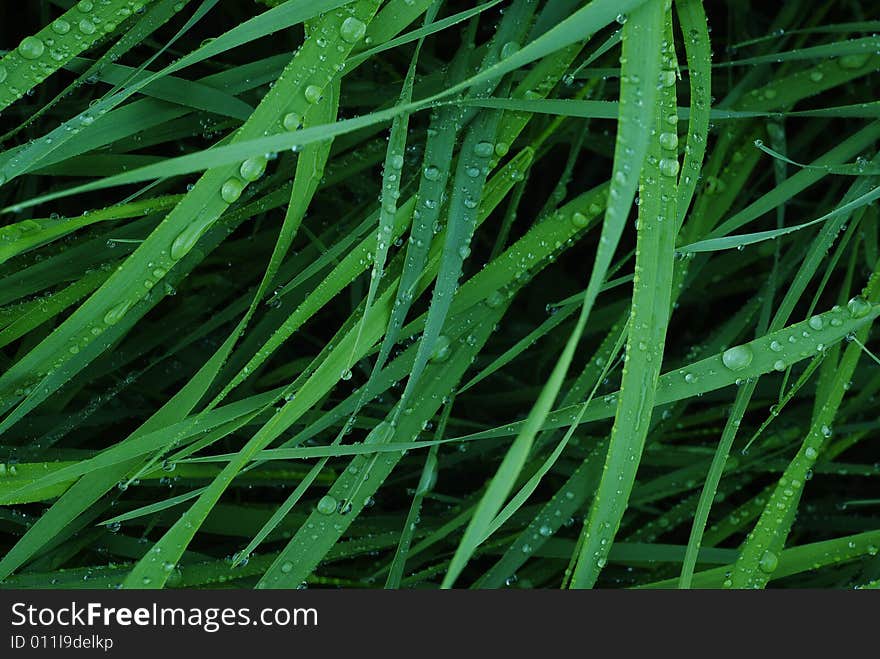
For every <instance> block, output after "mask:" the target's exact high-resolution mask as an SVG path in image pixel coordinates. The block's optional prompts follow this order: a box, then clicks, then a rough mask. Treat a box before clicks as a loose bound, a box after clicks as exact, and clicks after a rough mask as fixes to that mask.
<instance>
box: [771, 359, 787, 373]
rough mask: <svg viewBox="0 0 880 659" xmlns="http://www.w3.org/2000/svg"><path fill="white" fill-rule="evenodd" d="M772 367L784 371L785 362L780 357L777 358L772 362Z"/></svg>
mask: <svg viewBox="0 0 880 659" xmlns="http://www.w3.org/2000/svg"><path fill="white" fill-rule="evenodd" d="M773 368H774V369H775V370H777V371H784V370H785V362H784V361H782V360H781V359H777V360H776V361H775V362H774V363H773Z"/></svg>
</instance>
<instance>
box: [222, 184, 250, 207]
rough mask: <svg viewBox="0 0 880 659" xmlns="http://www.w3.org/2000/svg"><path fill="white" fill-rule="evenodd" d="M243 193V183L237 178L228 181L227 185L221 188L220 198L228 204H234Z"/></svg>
mask: <svg viewBox="0 0 880 659" xmlns="http://www.w3.org/2000/svg"><path fill="white" fill-rule="evenodd" d="M243 191H244V186H243V185H242V184H241V181H239V180H238V179H237V178H230V179H227V181H226V183H224V184H223V187H221V188H220V196H221V197H222V198H223V201H225V202H226V203H227V204H232V203H234V202H236V201H238V198H239V197H241V193H242V192H243Z"/></svg>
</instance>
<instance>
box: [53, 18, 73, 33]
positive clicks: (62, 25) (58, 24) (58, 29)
mask: <svg viewBox="0 0 880 659" xmlns="http://www.w3.org/2000/svg"><path fill="white" fill-rule="evenodd" d="M52 30H53V31H54V32H55V33H56V34H67V33H68V32H70V23H68V22H67V21H65V20H64V19H63V18H59V19H58V20H57V21H55V22H54V23H52Z"/></svg>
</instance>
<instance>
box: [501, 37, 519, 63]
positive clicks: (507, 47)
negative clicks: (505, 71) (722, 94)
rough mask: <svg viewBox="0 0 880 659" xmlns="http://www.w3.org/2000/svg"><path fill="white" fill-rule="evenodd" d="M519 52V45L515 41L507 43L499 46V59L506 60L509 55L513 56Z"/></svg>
mask: <svg viewBox="0 0 880 659" xmlns="http://www.w3.org/2000/svg"><path fill="white" fill-rule="evenodd" d="M518 50H519V44H518V43H516V42H515V41H508V42H507V43H506V44H504V45H503V46H501V58H502V59H507V58H508V57H510V56H511V55H513V54H514V53H515V52H516V51H518Z"/></svg>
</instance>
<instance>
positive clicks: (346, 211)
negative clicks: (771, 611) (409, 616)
mask: <svg viewBox="0 0 880 659" xmlns="http://www.w3.org/2000/svg"><path fill="white" fill-rule="evenodd" d="M774 12H777V13H774ZM876 14H877V10H876V9H875V8H874V7H873V6H871V5H870V4H868V3H843V2H837V1H833V0H832V1H828V2H806V1H804V2H791V3H784V4H782V5H781V6H780V7H779V8H778V9H777V8H768V7H767V6H765V5H762V4H760V3H751V4H750V3H746V4H745V5H744V4H743V3H735V4H734V3H730V5H729V6H728V5H727V4H725V3H703V2H701V1H700V0H675V1H674V2H672V3H671V4H669V3H665V2H662V1H661V0H625V1H621V0H593V1H592V2H569V1H567V0H543V1H537V0H504V1H499V0H491V1H488V2H485V3H477V4H474V3H462V2H443V1H440V0H387V1H384V2H383V1H381V0H355V1H348V2H345V1H343V0H322V1H320V2H300V1H299V0H288V1H287V2H280V1H274V2H264V3H252V2H224V3H219V2H216V0H214V1H212V0H202V1H201V2H197V1H195V0H190V1H189V2H179V1H174V2H170V1H168V0H153V1H152V2H134V1H130V0H119V1H117V0H92V1H83V2H77V3H73V2H45V3H42V2H41V3H30V4H29V7H28V10H27V11H26V12H25V13H24V16H23V18H22V20H21V21H20V23H19V24H17V25H16V26H14V27H13V26H9V25H7V26H5V27H4V30H5V32H4V37H3V38H4V44H3V47H4V48H6V50H5V51H3V53H4V54H3V56H2V59H0V108H2V117H0V121H2V126H0V134H2V135H3V143H2V151H0V213H2V216H0V271H2V276H0V504H2V507H0V524H2V529H0V532H2V536H0V552H2V558H0V579H2V584H3V585H4V586H8V587H28V588H34V587H46V586H49V585H52V586H56V587H63V588H81V587H101V588H106V587H123V588H161V587H168V588H184V587H185V588H213V587H239V588H254V587H256V588H297V587H301V586H303V585H310V586H315V587H335V586H346V587H363V588H374V587H375V588H378V587H383V586H384V587H388V588H411V587H414V588H451V587H455V588H466V587H476V588H502V587H519V588H560V587H563V588H586V587H632V588H635V587H682V588H690V587H695V588H698V587H716V588H717V587H733V588H746V587H748V588H763V587H788V588H792V587H822V588H841V587H860V586H865V587H876V585H877V583H878V578H880V557H878V546H880V517H878V516H877V515H876V514H875V511H876V508H877V505H878V499H877V496H876V487H875V483H876V479H877V478H878V477H880V471H878V468H877V464H878V454H877V451H876V449H875V448H873V447H874V444H875V442H874V441H872V440H875V439H876V436H877V433H878V430H880V427H878V424H877V400H876V396H877V393H878V390H880V371H878V364H880V360H878V358H877V357H876V356H875V352H874V350H875V347H876V346H875V345H874V340H875V338H876V333H875V332H874V331H873V329H872V328H873V321H874V319H875V318H876V317H877V316H878V315H880V272H878V267H880V251H878V212H877V199H878V198H880V187H878V184H877V178H878V174H880V160H878V158H877V156H876V144H877V140H878V137H880V123H878V122H877V119H878V116H880V109H878V108H880V106H878V104H877V101H876V100H875V98H876V92H875V91H872V90H875V89H876V87H875V86H874V85H876V84H877V80H878V79H877V71H878V68H880V55H877V52H878V44H880V42H878V38H877V37H876V36H875V32H876V31H877V30H878V26H880V16H878V15H876ZM710 28H711V29H710ZM16 31H17V32H16ZM13 32H15V33H13Z"/></svg>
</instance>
